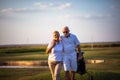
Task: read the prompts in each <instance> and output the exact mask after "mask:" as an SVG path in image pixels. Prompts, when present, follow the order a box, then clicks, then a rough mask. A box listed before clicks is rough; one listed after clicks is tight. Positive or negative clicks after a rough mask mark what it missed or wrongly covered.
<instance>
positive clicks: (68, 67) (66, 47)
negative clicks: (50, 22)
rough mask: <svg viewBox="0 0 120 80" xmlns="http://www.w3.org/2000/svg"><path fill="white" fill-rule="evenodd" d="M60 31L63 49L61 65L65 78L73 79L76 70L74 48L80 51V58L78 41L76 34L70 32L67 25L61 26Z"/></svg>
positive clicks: (67, 79) (80, 56)
mask: <svg viewBox="0 0 120 80" xmlns="http://www.w3.org/2000/svg"><path fill="white" fill-rule="evenodd" d="M62 32H63V34H64V35H63V36H61V39H62V43H63V51H64V54H63V66H64V71H65V76H66V80H75V72H76V70H77V57H76V55H77V54H76V49H77V51H78V52H79V53H80V55H79V57H78V59H81V58H82V55H81V48H80V41H79V40H78V38H77V37H76V35H74V34H72V33H70V30H69V28H68V27H67V26H65V27H63V29H62ZM70 71H71V73H70Z"/></svg>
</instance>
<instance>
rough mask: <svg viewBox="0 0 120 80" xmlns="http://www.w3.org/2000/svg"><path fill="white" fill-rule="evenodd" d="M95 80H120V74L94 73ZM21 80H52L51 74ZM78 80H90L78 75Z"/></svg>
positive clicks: (86, 76)
mask: <svg viewBox="0 0 120 80" xmlns="http://www.w3.org/2000/svg"><path fill="white" fill-rule="evenodd" d="M92 76H93V80H120V73H114V72H92ZM60 77H61V80H65V75H64V72H63V71H62V72H61V75H60ZM19 80H52V79H51V74H50V72H45V73H40V74H36V75H32V76H26V77H23V78H20V79H19ZM76 80H89V78H88V75H87V74H84V75H80V74H78V73H76Z"/></svg>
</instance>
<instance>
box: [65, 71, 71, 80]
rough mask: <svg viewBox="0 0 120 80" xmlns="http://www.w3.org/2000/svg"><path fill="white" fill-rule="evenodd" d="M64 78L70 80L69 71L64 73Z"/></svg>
mask: <svg viewBox="0 0 120 80" xmlns="http://www.w3.org/2000/svg"><path fill="white" fill-rule="evenodd" d="M65 77H66V80H70V73H69V71H65Z"/></svg>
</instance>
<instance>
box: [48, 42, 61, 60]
mask: <svg viewBox="0 0 120 80" xmlns="http://www.w3.org/2000/svg"><path fill="white" fill-rule="evenodd" d="M51 43H52V41H51V42H50V43H49V44H48V48H49V47H50V46H51ZM62 59H63V45H62V42H61V41H60V42H59V43H57V42H56V45H55V46H54V47H53V48H52V50H51V53H49V56H48V60H50V61H62Z"/></svg>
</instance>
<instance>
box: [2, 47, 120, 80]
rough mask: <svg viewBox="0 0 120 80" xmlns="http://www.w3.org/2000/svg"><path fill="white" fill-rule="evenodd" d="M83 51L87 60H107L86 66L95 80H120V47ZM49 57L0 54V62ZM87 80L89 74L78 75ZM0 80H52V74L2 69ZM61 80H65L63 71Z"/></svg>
mask: <svg viewBox="0 0 120 80" xmlns="http://www.w3.org/2000/svg"><path fill="white" fill-rule="evenodd" d="M37 48H38V47H37ZM2 50H3V49H2ZM82 50H83V51H84V52H85V54H84V56H85V59H86V60H87V59H104V60H105V62H104V63H99V64H86V68H87V71H88V72H91V73H92V75H93V78H94V80H120V47H105V48H93V49H91V48H82ZM47 57H48V55H46V54H45V52H44V51H36V52H25V53H21V52H18V53H0V61H9V60H14V61H16V60H47ZM87 78H88V76H87V74H85V75H79V74H77V73H76V79H77V80H88V79H87ZM0 80H51V74H50V71H49V69H46V68H12V69H11V68H7V69H5V68H0ZM61 80H65V75H64V71H63V70H62V71H61Z"/></svg>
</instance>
